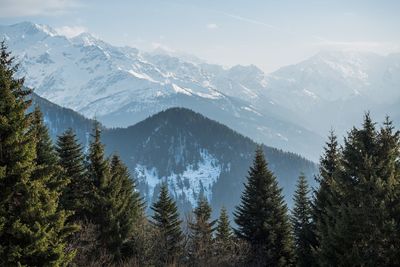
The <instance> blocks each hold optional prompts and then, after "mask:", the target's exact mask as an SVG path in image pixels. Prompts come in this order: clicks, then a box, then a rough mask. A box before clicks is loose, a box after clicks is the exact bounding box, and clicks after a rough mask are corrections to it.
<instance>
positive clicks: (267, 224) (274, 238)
mask: <svg viewBox="0 0 400 267" xmlns="http://www.w3.org/2000/svg"><path fill="white" fill-rule="evenodd" d="M235 217H236V218H235V222H236V224H237V225H238V229H237V230H236V234H237V236H238V237H239V238H241V239H244V240H246V241H247V242H248V243H249V244H250V245H251V248H252V249H251V250H252V253H251V255H249V257H248V258H249V264H250V265H255V266H261V265H262V266H290V265H292V263H293V244H292V239H291V231H290V223H289V218H288V215H287V207H286V204H285V203H284V199H283V196H282V189H280V188H279V186H278V182H277V180H276V178H275V176H274V175H273V173H272V172H271V171H270V170H269V169H268V166H267V162H266V160H265V158H264V154H263V151H262V147H261V146H259V147H258V148H257V150H256V155H255V159H254V162H253V166H252V167H250V170H249V174H248V177H247V183H246V184H245V189H244V192H243V194H242V196H241V204H240V205H239V206H238V207H237V209H236V212H235Z"/></svg>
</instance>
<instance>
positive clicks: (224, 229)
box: [215, 207, 232, 242]
mask: <svg viewBox="0 0 400 267" xmlns="http://www.w3.org/2000/svg"><path fill="white" fill-rule="evenodd" d="M231 238H232V229H231V226H230V223H229V216H228V212H227V210H226V208H225V207H222V209H221V213H220V215H219V218H218V223H217V228H216V234H215V239H216V240H219V241H222V242H226V241H229V240H230V239H231Z"/></svg>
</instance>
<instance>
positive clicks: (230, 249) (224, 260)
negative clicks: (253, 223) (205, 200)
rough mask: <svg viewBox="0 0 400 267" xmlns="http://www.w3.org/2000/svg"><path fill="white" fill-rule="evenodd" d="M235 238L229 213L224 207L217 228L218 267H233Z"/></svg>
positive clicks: (215, 249)
mask: <svg viewBox="0 0 400 267" xmlns="http://www.w3.org/2000/svg"><path fill="white" fill-rule="evenodd" d="M235 248H236V246H235V238H234V236H233V233H232V228H231V226H230V222H229V217H228V212H227V210H226V209H225V207H222V209H221V212H220V215H219V218H218V221H217V227H216V233H215V241H214V252H215V258H216V265H218V266H233V265H234V264H235V263H234V260H233V258H234V257H235V254H236V253H235Z"/></svg>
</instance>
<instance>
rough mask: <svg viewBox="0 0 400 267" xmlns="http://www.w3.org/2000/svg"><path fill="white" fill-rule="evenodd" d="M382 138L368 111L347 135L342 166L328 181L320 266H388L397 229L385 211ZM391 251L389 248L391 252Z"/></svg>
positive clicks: (386, 190) (386, 193)
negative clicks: (325, 225) (328, 193)
mask: <svg viewBox="0 0 400 267" xmlns="http://www.w3.org/2000/svg"><path fill="white" fill-rule="evenodd" d="M384 155H385V152H384V151H383V150H382V142H381V140H380V138H379V133H378V131H377V130H376V128H375V123H373V122H372V120H371V118H370V116H369V114H366V116H365V118H364V123H363V125H362V128H361V129H357V128H353V129H352V131H351V132H350V133H349V134H348V137H347V138H346V139H345V144H344V148H343V156H342V159H341V168H340V170H339V171H338V172H337V174H336V175H334V176H335V179H334V183H333V184H332V187H331V189H332V194H331V196H332V197H331V203H332V204H331V205H330V207H329V208H328V209H326V212H327V214H328V216H329V218H334V220H330V221H327V222H328V223H327V235H326V236H323V237H322V238H321V242H320V247H321V249H320V254H319V259H320V264H321V265H329V266H333V265H335V266H347V265H352V266H354V265H355V266H366V265H369V266H388V265H392V264H393V262H391V259H392V258H391V257H390V256H389V257H388V254H387V253H386V252H387V251H388V250H392V249H390V247H391V246H393V243H394V241H393V242H392V241H390V240H392V239H391V238H392V237H393V236H394V235H393V234H394V233H395V232H396V231H395V230H394V229H395V227H394V224H393V222H394V220H393V217H391V214H390V209H388V203H390V201H389V202H388V196H390V195H393V194H392V193H393V188H394V187H391V186H388V180H387V179H388V177H387V176H386V175H382V173H384V172H386V170H387V168H386V167H383V166H386V165H387V162H386V163H385V160H386V159H387V157H385V156H384ZM392 251H393V250H392Z"/></svg>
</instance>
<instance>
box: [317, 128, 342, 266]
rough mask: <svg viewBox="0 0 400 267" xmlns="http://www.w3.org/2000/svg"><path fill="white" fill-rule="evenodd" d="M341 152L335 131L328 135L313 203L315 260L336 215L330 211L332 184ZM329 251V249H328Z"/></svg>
mask: <svg viewBox="0 0 400 267" xmlns="http://www.w3.org/2000/svg"><path fill="white" fill-rule="evenodd" d="M340 160H341V153H340V149H339V145H338V142H337V137H336V135H335V133H334V132H333V131H331V132H330V134H329V136H328V142H327V143H326V145H325V148H324V154H323V156H322V157H321V159H320V164H319V165H320V167H319V175H318V176H317V178H316V180H317V182H318V184H319V187H318V188H317V190H316V191H315V192H314V203H313V210H312V215H313V220H312V231H313V241H312V243H313V244H312V247H313V254H314V261H315V262H316V261H317V259H318V258H320V253H321V251H320V249H321V242H322V239H323V238H326V237H327V236H328V224H329V223H333V221H334V219H335V218H334V217H332V216H331V215H332V214H331V213H330V212H329V213H328V211H330V210H332V206H333V204H334V203H333V201H334V192H333V190H332V186H333V185H334V184H335V177H336V174H337V172H338V171H339V168H340ZM326 252H328V250H327V251H326Z"/></svg>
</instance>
